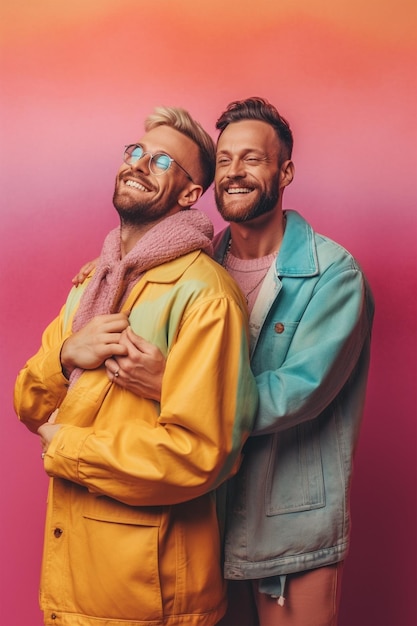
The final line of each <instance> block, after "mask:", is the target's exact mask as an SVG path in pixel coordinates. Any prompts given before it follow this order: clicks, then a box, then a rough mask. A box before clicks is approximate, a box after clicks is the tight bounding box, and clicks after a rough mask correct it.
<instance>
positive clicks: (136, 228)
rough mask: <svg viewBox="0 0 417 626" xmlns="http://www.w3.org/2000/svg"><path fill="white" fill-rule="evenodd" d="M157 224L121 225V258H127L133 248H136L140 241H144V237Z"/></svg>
mask: <svg viewBox="0 0 417 626" xmlns="http://www.w3.org/2000/svg"><path fill="white" fill-rule="evenodd" d="M156 223H157V222H152V223H151V224H140V225H137V224H135V225H133V224H126V223H123V222H122V223H121V225H120V256H121V258H122V259H123V257H125V256H126V254H128V253H129V252H130V251H131V250H133V248H134V247H135V246H136V244H137V243H138V241H139V240H140V239H142V237H143V236H144V235H145V234H146V233H147V232H148V230H150V229H151V228H153V227H154V226H155V224H156Z"/></svg>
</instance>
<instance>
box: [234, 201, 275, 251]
mask: <svg viewBox="0 0 417 626" xmlns="http://www.w3.org/2000/svg"><path fill="white" fill-rule="evenodd" d="M268 217H269V219H268V220H266V221H265V222H264V223H261V222H258V223H255V220H252V223H250V222H241V223H236V222H231V223H230V234H231V246H230V252H231V253H232V254H233V256H235V257H237V258H238V259H247V260H249V259H257V258H261V257H264V256H267V255H269V254H273V253H274V252H278V250H279V248H280V246H281V242H282V239H283V237H284V231H285V216H284V214H283V212H282V211H277V212H276V213H274V215H273V216H271V215H268ZM271 218H272V219H271Z"/></svg>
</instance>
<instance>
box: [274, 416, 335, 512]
mask: <svg viewBox="0 0 417 626" xmlns="http://www.w3.org/2000/svg"><path fill="white" fill-rule="evenodd" d="M265 497H266V501H265V506H266V514H267V515H279V514H281V513H294V512H297V511H308V510H311V509H318V508H321V507H324V506H325V503H326V502H325V491H324V477H323V466H322V459H321V450H320V441H319V435H318V431H317V426H316V423H315V422H314V421H313V420H312V421H309V422H304V423H303V424H299V425H298V426H295V427H294V428H290V429H288V430H286V431H282V432H280V433H277V434H276V435H275V436H274V440H273V444H272V448H271V453H270V457H269V462H268V470H267V479H266V494H265Z"/></svg>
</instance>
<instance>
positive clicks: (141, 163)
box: [131, 152, 151, 174]
mask: <svg viewBox="0 0 417 626" xmlns="http://www.w3.org/2000/svg"><path fill="white" fill-rule="evenodd" d="M150 163H151V155H150V154H149V152H144V154H142V156H141V157H140V158H139V159H138V160H137V161H135V163H132V165H131V168H132V170H137V171H139V172H145V173H146V172H147V173H148V174H149V172H150V167H149V166H150Z"/></svg>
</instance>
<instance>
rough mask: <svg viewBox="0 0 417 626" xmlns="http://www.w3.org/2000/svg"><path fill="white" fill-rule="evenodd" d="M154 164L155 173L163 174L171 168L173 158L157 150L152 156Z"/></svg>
mask: <svg viewBox="0 0 417 626" xmlns="http://www.w3.org/2000/svg"><path fill="white" fill-rule="evenodd" d="M152 165H153V168H154V170H155V174H161V173H162V172H166V171H167V170H168V169H169V167H170V165H171V158H170V157H169V156H168V155H167V154H164V153H163V152H157V153H156V154H154V155H153V157H152Z"/></svg>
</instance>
